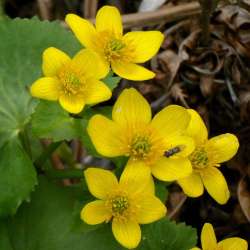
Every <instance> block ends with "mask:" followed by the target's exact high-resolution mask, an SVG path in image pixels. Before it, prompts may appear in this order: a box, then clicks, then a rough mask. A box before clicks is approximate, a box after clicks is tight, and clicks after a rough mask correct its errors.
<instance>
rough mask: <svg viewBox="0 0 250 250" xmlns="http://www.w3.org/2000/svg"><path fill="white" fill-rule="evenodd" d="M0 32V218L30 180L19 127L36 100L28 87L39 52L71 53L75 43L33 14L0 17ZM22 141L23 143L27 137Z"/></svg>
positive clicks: (32, 177) (23, 194)
mask: <svg viewBox="0 0 250 250" xmlns="http://www.w3.org/2000/svg"><path fill="white" fill-rule="evenodd" d="M0 34H1V42H0V95H1V98H0V121H1V126H0V152H1V153H0V175H1V176H0V190H1V191H0V217H1V216H5V215H9V214H13V213H14V212H15V211H16V209H17V208H18V206H19V205H20V204H21V202H22V201H23V200H24V199H27V198H28V196H29V193H30V192H31V191H32V190H33V188H34V185H35V183H36V177H35V170H34V168H33V166H32V165H31V161H30V160H29V158H28V156H27V155H26V153H25V152H24V149H23V148H22V146H21V141H20V140H19V136H22V139H24V138H28V136H27V135H26V134H25V131H27V130H28V129H27V125H28V124H29V122H30V115H31V114H32V113H33V111H34V108H35V106H36V105H37V103H38V100H35V99H33V98H31V96H30V94H29V90H28V88H29V85H30V84H32V82H33V81H35V80H36V79H37V78H39V77H40V75H41V61H42V60H41V59H42V52H43V51H44V49H46V48H47V47H50V46H54V47H57V48H59V49H62V50H64V51H65V52H68V53H70V54H71V55H72V54H74V53H75V52H77V50H78V49H80V48H81V46H80V45H79V43H78V42H77V41H76V39H75V38H74V36H73V35H72V34H71V33H70V32H68V31H66V30H65V29H64V28H63V27H62V26H61V25H60V24H59V22H53V23H49V22H41V21H39V20H38V19H37V18H34V19H32V20H28V19H15V20H11V19H4V20H1V21H0ZM23 135H25V136H23ZM22 142H25V146H28V145H27V143H28V141H27V140H22ZM25 149H28V147H25Z"/></svg>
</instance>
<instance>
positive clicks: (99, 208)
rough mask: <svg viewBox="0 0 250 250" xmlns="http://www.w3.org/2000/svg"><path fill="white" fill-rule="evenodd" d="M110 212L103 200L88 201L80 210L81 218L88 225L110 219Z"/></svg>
mask: <svg viewBox="0 0 250 250" xmlns="http://www.w3.org/2000/svg"><path fill="white" fill-rule="evenodd" d="M111 216H112V214H111V213H110V211H109V210H108V209H107V207H106V206H105V201H101V200H97V201H92V202H90V203H88V204H87V205H86V206H84V208H83V209H82V211H81V219H82V220H83V221H84V222H86V223H87V224H89V225H96V224H100V223H102V222H107V221H109V220H110V218H111Z"/></svg>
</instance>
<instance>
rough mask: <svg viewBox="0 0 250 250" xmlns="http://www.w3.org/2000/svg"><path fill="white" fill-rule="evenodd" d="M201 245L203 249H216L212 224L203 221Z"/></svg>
mask: <svg viewBox="0 0 250 250" xmlns="http://www.w3.org/2000/svg"><path fill="white" fill-rule="evenodd" d="M201 245H202V249H203V250H210V249H216V246H217V240H216V236H215V233H214V229H213V226H212V225H211V224H210V223H205V224H204V226H203V228H202V231H201Z"/></svg>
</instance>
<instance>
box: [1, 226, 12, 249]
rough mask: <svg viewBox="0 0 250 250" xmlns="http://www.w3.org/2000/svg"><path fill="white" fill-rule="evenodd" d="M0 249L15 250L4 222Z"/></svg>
mask: <svg viewBox="0 0 250 250" xmlns="http://www.w3.org/2000/svg"><path fill="white" fill-rule="evenodd" d="M0 249H2V250H13V248H12V246H11V242H10V239H9V235H8V231H7V228H6V226H5V224H4V223H3V222H0Z"/></svg>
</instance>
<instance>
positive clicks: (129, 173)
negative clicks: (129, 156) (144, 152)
mask: <svg viewBox="0 0 250 250" xmlns="http://www.w3.org/2000/svg"><path fill="white" fill-rule="evenodd" d="M120 185H121V187H122V189H124V190H126V191H127V192H128V193H129V194H131V195H133V196H136V195H141V194H148V195H153V194H154V192H155V190H154V181H153V179H152V176H151V171H150V168H149V166H146V165H145V163H144V162H132V161H129V163H128V164H127V165H126V167H125V169H124V171H123V173H122V175H121V178H120Z"/></svg>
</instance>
